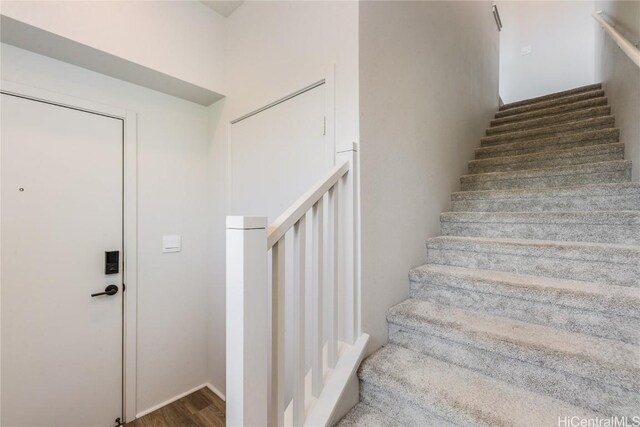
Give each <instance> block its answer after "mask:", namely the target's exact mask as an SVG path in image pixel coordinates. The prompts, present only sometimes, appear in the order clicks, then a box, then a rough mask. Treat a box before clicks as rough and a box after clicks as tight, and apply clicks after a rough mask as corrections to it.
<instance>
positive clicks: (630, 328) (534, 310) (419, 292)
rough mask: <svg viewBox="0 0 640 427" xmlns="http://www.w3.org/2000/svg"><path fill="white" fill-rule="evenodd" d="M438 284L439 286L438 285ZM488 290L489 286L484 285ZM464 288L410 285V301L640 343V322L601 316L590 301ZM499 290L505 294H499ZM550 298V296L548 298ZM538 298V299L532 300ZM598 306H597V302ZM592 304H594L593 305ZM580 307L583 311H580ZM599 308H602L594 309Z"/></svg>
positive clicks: (413, 283) (600, 312) (480, 288)
mask: <svg viewBox="0 0 640 427" xmlns="http://www.w3.org/2000/svg"><path fill="white" fill-rule="evenodd" d="M439 285H440V283H439ZM486 287H488V286H486ZM486 287H484V288H483V287H482V286H480V285H479V286H478V289H463V288H458V287H451V286H445V285H444V284H443V286H437V285H434V284H424V283H415V282H412V283H411V291H410V296H411V298H416V299H421V300H425V301H429V302H432V303H436V304H443V305H450V306H453V307H458V308H462V309H465V310H470V311H476V312H481V313H486V314H491V315H494V316H501V317H506V318H510V319H515V320H520V321H523V322H528V323H535V324H538V325H544V326H551V327H554V328H558V329H564V330H567V331H571V332H576V333H581V334H586V335H593V336H596V337H601V338H607V339H613V340H618V341H623V342H626V343H630V344H639V343H640V332H639V329H638V328H640V320H639V319H637V318H631V317H627V316H624V315H616V314H613V313H608V314H607V313H604V312H602V311H596V310H593V309H592V307H589V305H590V302H589V301H581V300H579V299H577V298H571V297H567V298H565V299H564V301H563V300H560V298H558V299H559V301H557V302H555V301H549V302H543V301H540V300H542V299H543V298H542V296H543V295H535V294H533V295H531V294H525V293H524V292H523V293H522V294H520V295H518V294H517V293H516V292H513V291H511V292H509V291H508V290H501V289H495V288H494V289H490V290H486V289H485V288H486ZM500 291H504V294H501V293H500ZM547 296H549V297H550V298H548V299H552V298H553V297H552V294H549V295H547ZM535 297H538V299H539V300H537V301H536V300H532V299H531V298H535ZM596 304H597V303H596ZM596 304H594V305H596ZM580 306H583V307H585V308H580ZM596 308H599V309H602V307H596Z"/></svg>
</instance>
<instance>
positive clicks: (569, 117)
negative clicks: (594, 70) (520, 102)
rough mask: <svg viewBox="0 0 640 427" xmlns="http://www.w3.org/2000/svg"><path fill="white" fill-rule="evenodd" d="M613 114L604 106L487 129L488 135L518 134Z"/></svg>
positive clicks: (609, 108)
mask: <svg viewBox="0 0 640 427" xmlns="http://www.w3.org/2000/svg"><path fill="white" fill-rule="evenodd" d="M610 114H611V107H609V106H607V105H602V106H598V107H591V108H585V109H581V110H574V111H568V112H565V113H560V114H554V115H550V116H544V117H535V118H531V119H527V120H521V121H518V122H513V123H505V124H502V125H497V126H492V127H490V128H487V131H486V134H487V135H497V134H502V133H507V132H516V131H519V130H525V129H534V128H540V127H544V126H553V125H558V124H561V123H567V122H573V121H578V120H584V119H586V118H591V117H600V116H608V115H610Z"/></svg>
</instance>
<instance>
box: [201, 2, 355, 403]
mask: <svg viewBox="0 0 640 427" xmlns="http://www.w3.org/2000/svg"><path fill="white" fill-rule="evenodd" d="M227 31H228V37H227V40H228V44H227V50H226V53H227V56H226V64H227V76H226V82H227V86H226V89H225V94H226V95H227V98H226V99H225V100H224V101H221V102H220V103H219V104H220V105H219V106H218V107H219V109H216V110H215V112H214V113H212V114H214V120H215V121H217V122H218V123H219V125H218V127H217V128H215V129H213V139H214V145H213V150H212V152H211V153H210V159H211V160H212V168H213V169H214V173H215V177H214V178H212V183H211V184H212V188H213V195H214V199H215V200H226V186H225V184H224V183H225V181H226V166H227V164H226V161H225V160H224V159H226V158H227V154H228V153H227V149H226V144H227V130H228V123H229V121H230V120H232V119H235V118H237V117H239V116H241V115H243V114H245V113H248V112H250V111H253V110H254V109H256V108H258V107H261V106H263V105H266V104H268V103H270V102H272V101H275V100H276V99H279V98H281V97H282V96H285V95H288V94H290V93H292V92H294V91H296V90H298V89H301V88H303V87H305V86H307V85H309V84H310V83H313V82H315V81H317V80H319V79H321V78H323V77H324V75H325V71H326V69H327V67H328V66H329V65H330V64H332V63H334V64H335V75H336V141H337V143H338V144H340V143H345V142H350V141H358V140H359V136H358V134H359V128H358V3H357V2H352V1H336V2H333V1H308V2H291V1H274V2H268V1H265V2H262V1H249V2H245V3H243V5H242V6H240V7H239V8H238V9H237V10H236V11H235V12H234V13H233V15H231V17H230V18H229V20H228V22H227ZM256 179H260V177H259V176H256ZM274 191H277V189H274ZM226 214H227V210H226V208H225V209H221V208H220V207H219V206H218V207H216V208H215V214H214V216H213V228H212V230H211V242H212V248H211V250H212V254H211V259H210V264H209V265H210V273H211V275H212V277H213V281H212V283H213V286H212V287H211V289H210V294H209V303H210V307H211V310H210V323H211V325H212V326H213V328H212V329H211V331H210V336H209V343H210V351H209V378H210V381H211V383H212V384H213V385H214V386H216V387H217V388H218V389H220V390H222V391H224V388H225V346H224V342H225V278H224V263H225V254H224V215H226Z"/></svg>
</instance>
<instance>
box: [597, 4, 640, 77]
mask: <svg viewBox="0 0 640 427" xmlns="http://www.w3.org/2000/svg"><path fill="white" fill-rule="evenodd" d="M592 15H593V17H594V18H595V20H596V21H598V23H599V24H600V26H602V28H604V29H605V30H606V31H607V33H608V34H609V37H611V39H612V40H613V41H614V42H615V43H616V44H617V45H618V47H620V49H622V51H623V52H624V53H625V54H626V55H627V56H628V57H629V59H631V61H633V63H634V64H636V65H637V66H638V67H640V50H638V48H637V47H636V46H635V45H634V44H633V43H631V42H630V41H629V40H627V39H626V38H625V37H624V36H623V35H622V34H620V32H619V31H618V30H616V29H615V27H614V26H613V25H611V24H610V23H609V22H607V20H606V19H604V18H603V16H606V15H605V13H604V12H603V11H601V10H598V11H596V12H594V13H593V14H592Z"/></svg>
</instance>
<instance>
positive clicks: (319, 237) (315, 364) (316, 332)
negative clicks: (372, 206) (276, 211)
mask: <svg viewBox="0 0 640 427" xmlns="http://www.w3.org/2000/svg"><path fill="white" fill-rule="evenodd" d="M323 210H324V205H323V199H322V198H320V200H318V203H316V204H315V205H313V209H312V211H311V213H312V217H313V224H312V225H313V242H312V243H313V259H312V262H313V264H312V265H313V269H312V271H313V325H312V326H313V359H312V378H311V390H312V394H313V396H314V397H318V396H320V393H321V392H322V385H323V377H324V375H323V374H324V372H323V371H324V364H323V358H322V348H323V347H324V345H323V344H324V334H323V331H324V328H323V321H324V319H323V308H324V300H323V294H322V288H323V286H324V277H323V269H324V246H323V243H324V242H323V239H324V224H323V221H324V218H323Z"/></svg>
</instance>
